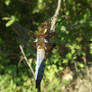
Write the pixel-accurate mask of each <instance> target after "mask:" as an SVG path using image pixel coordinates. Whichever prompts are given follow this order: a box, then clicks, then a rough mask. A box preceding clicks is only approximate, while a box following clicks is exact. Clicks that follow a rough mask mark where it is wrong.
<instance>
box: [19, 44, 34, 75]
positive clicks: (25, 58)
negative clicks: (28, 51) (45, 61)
mask: <svg viewBox="0 0 92 92" xmlns="http://www.w3.org/2000/svg"><path fill="white" fill-rule="evenodd" d="M19 48H20V51H21V54H22V59H21V60H23V59H24V60H25V61H26V63H27V65H28V66H29V68H30V70H31V72H32V74H33V76H35V73H34V70H33V68H32V66H31V65H30V64H29V61H28V59H27V57H26V55H25V53H24V50H23V47H22V46H21V45H19ZM20 62H21V61H20Z"/></svg>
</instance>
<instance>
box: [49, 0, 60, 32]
mask: <svg viewBox="0 0 92 92" xmlns="http://www.w3.org/2000/svg"><path fill="white" fill-rule="evenodd" d="M60 7H61V0H58V5H57V9H56V11H55V14H54V15H53V17H52V19H51V28H50V30H51V31H53V32H54V31H55V24H56V21H57V17H58V15H59V11H60Z"/></svg>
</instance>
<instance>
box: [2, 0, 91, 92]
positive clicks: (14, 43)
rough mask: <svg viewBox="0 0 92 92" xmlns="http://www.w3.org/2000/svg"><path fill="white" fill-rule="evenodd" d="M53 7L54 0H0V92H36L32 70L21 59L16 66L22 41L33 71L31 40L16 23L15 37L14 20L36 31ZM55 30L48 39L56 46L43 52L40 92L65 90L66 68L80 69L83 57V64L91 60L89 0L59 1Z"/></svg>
mask: <svg viewBox="0 0 92 92" xmlns="http://www.w3.org/2000/svg"><path fill="white" fill-rule="evenodd" d="M56 7H57V0H31V1H30V0H1V1H0V92H36V89H35V81H34V78H33V75H32V72H31V71H30V69H29V68H28V66H27V65H26V63H25V61H22V62H21V64H20V67H18V62H19V59H20V57H21V53H20V50H19V43H22V44H23V45H26V46H27V47H26V46H24V47H25V48H24V51H25V53H26V56H27V57H28V59H29V63H30V64H31V65H32V67H33V69H34V70H35V63H36V62H35V61H36V51H35V50H34V49H33V47H32V44H31V43H32V41H33V39H32V37H31V36H30V37H29V40H27V39H26V38H27V37H26V36H25V33H26V34H27V35H29V33H27V30H25V31H24V30H22V29H20V28H18V26H17V27H16V28H17V30H18V31H17V32H18V35H19V36H17V34H16V33H15V31H14V22H16V21H17V22H19V23H20V24H21V25H22V26H23V28H24V27H25V28H27V29H30V30H31V31H32V32H34V33H35V34H36V33H37V32H38V29H39V26H40V24H41V23H42V22H44V21H49V20H50V18H51V17H52V16H53V14H54V12H55V10H56ZM15 30H16V29H15ZM20 30H21V31H20ZM55 32H56V36H55V37H54V39H52V40H53V42H54V43H56V47H55V48H54V49H53V50H52V51H51V52H50V53H49V54H48V55H47V59H46V67H45V73H44V77H43V81H42V92H65V91H62V89H61V88H62V85H63V84H64V85H65V86H68V85H69V84H70V82H68V81H66V80H65V81H64V82H62V77H63V74H62V73H63V72H64V70H65V69H66V67H69V68H70V69H72V72H74V73H75V71H76V67H77V68H78V71H80V72H82V71H81V70H82V69H84V68H85V66H86V65H85V60H84V58H85V59H86V63H87V64H90V62H91V61H92V0H63V1H62V3H61V9H60V13H59V16H58V18H57V23H56V29H55ZM20 33H21V34H20ZM23 39H24V40H23ZM21 41H24V42H21ZM24 43H25V44H24ZM75 64H76V66H75ZM88 67H89V66H88ZM82 73H83V72H82ZM75 75H76V76H77V74H75ZM74 77H75V76H74Z"/></svg>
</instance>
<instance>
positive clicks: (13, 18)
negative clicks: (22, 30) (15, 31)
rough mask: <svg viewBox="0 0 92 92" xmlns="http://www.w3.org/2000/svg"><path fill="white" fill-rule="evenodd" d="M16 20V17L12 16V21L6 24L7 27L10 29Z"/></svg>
mask: <svg viewBox="0 0 92 92" xmlns="http://www.w3.org/2000/svg"><path fill="white" fill-rule="evenodd" d="M15 20H16V17H15V16H11V17H10V20H9V21H8V22H7V23H6V27H9V26H11V25H12V24H13V23H14V22H15Z"/></svg>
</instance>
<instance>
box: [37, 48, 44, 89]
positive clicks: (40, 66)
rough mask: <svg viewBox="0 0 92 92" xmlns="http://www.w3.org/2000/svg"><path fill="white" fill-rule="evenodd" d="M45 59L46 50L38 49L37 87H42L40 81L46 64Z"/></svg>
mask: <svg viewBox="0 0 92 92" xmlns="http://www.w3.org/2000/svg"><path fill="white" fill-rule="evenodd" d="M44 61H45V50H44V49H37V62H36V71H35V80H36V88H38V89H39V88H40V82H41V80H42V77H43V73H44V67H45V64H44Z"/></svg>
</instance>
